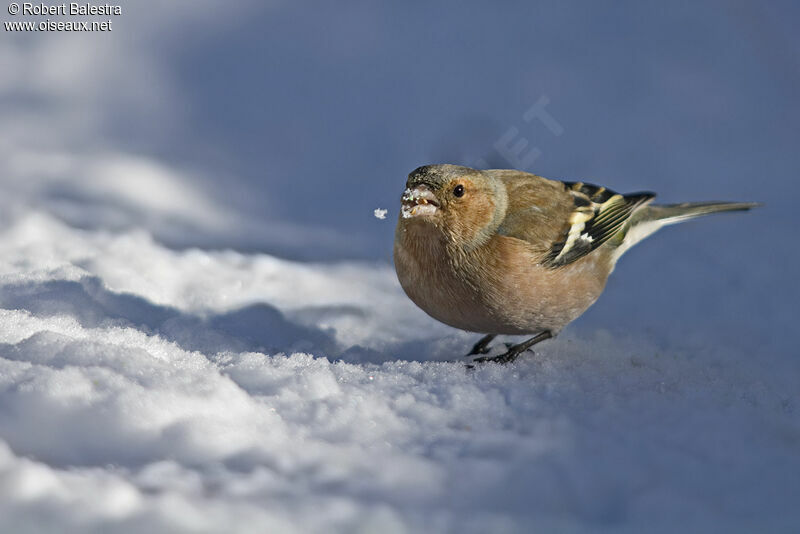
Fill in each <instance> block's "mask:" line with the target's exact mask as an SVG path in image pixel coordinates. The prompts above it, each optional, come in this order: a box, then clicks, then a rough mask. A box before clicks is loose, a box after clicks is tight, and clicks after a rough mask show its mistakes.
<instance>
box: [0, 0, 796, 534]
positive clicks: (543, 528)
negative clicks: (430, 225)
mask: <svg viewBox="0 0 800 534" xmlns="http://www.w3.org/2000/svg"><path fill="white" fill-rule="evenodd" d="M237 6H240V7H239V8H237V9H230V8H229V7H226V6H225V5H223V3H220V2H210V1H206V0H203V1H202V2H201V1H200V0H193V1H192V2H188V1H186V0H175V1H173V2H170V3H166V4H165V3H163V2H161V3H159V2H154V1H152V0H142V1H140V2H136V3H128V4H125V5H124V6H123V11H124V13H123V15H122V16H120V17H118V18H117V19H115V21H114V31H113V32H107V33H105V34H103V35H100V34H99V33H94V34H88V33H73V34H72V35H66V34H59V33H56V32H44V33H42V32H36V33H35V34H33V33H31V34H26V35H22V34H17V35H11V34H10V33H8V32H6V33H7V35H4V36H3V39H4V41H3V46H2V47H0V68H2V71H3V72H4V73H8V75H7V76H0V96H2V99H0V101H2V104H0V119H2V123H3V128H2V130H1V131H0V532H2V533H6V532H13V533H39V532H66V533H92V532H97V533H99V532H103V533H105V532H115V533H116V532H131V533H133V532H137V533H138V532H154V533H159V532H164V533H176V532H178V533H180V532H187V533H189V532H192V533H195V532H208V533H240V532H241V533H248V532H253V533H262V532H280V533H284V532H286V533H292V532H298V533H305V532H332V533H336V532H348V533H349V532H361V533H370V532H381V533H403V532H465V533H470V532H475V533H483V532H500V533H518V532H519V533H522V532H570V533H573V532H574V533H578V532H580V533H582V532H630V533H634V532H636V533H638V532H655V533H659V532H726V533H727V532H775V533H782V532H796V531H797V530H798V525H800V508H799V507H798V506H797V504H798V496H799V495H800V453H799V452H798V451H800V415H799V414H798V410H799V409H800V389H799V388H798V384H800V360H799V359H798V358H797V335H796V331H797V325H796V322H797V302H798V301H799V300H800V292H799V291H800V286H798V284H797V282H796V280H797V276H796V266H797V265H798V262H800V248H798V247H797V244H796V243H795V242H794V241H793V240H792V239H787V238H786V237H785V236H786V232H785V231H782V229H785V228H793V227H794V222H793V219H794V217H795V212H796V209H795V207H794V204H793V197H792V195H787V194H786V192H787V191H792V190H794V188H795V187H796V184H795V177H796V169H797V168H798V161H797V150H796V148H797V128H796V125H797V122H798V115H797V110H798V107H797V106H796V95H797V91H796V85H797V76H792V73H794V72H796V69H793V67H794V63H793V62H792V61H793V60H792V55H791V53H790V51H791V50H792V49H793V48H792V47H794V46H795V45H796V42H797V38H796V36H797V32H794V29H793V27H792V26H791V23H790V21H792V20H794V19H796V17H792V16H790V15H789V14H785V13H781V12H780V10H778V9H776V8H774V7H769V8H768V7H752V6H751V7H750V8H748V10H747V11H746V12H745V11H742V10H741V9H739V8H733V7H724V8H722V7H720V6H714V5H694V4H693V5H692V6H691V7H686V6H673V7H670V8H669V9H660V10H658V11H657V12H653V11H652V6H649V7H648V6H647V5H646V4H637V5H628V6H625V7H624V8H619V9H611V10H608V9H605V8H603V9H599V8H598V9H595V8H589V7H587V6H581V7H578V6H560V5H559V7H558V8H555V7H553V6H550V7H548V6H547V5H545V4H542V5H538V4H537V5H536V6H535V8H534V7H529V6H528V4H525V3H520V5H517V6H516V7H514V8H509V9H507V10H498V9H496V8H495V7H494V6H492V5H490V4H485V5H484V4H480V3H475V2H473V3H470V4H469V7H468V8H465V9H463V10H454V9H452V8H451V7H444V6H438V7H437V6H433V5H432V6H428V5H425V6H423V5H422V4H420V5H419V6H417V5H414V6H411V5H403V6H402V7H397V6H392V5H390V4H378V3H375V4H369V5H367V4H363V5H359V6H347V5H345V4H342V5H339V4H337V5H336V7H330V6H329V7H324V6H322V5H320V6H317V7H315V8H314V9H315V10H314V12H313V13H310V12H308V11H307V9H308V8H307V7H305V8H304V7H303V6H302V4H301V3H277V4H272V3H257V2H247V3H240V4H237ZM526 6H528V7H526ZM784 8H786V9H787V10H788V9H789V7H788V6H784ZM587 9H588V10H590V12H589V13H587V12H586V10H587ZM331 21H335V23H334V24H331ZM687 21H690V22H691V23H687ZM611 27H614V28H617V29H619V31H614V32H608V31H607V29H608V28H611ZM465 28H469V29H472V30H474V29H476V28H480V31H478V32H475V31H467V32H464V29H465ZM476 35H477V36H479V37H480V38H479V37H475V36H476ZM509 35H514V36H515V37H514V39H515V40H514V43H513V46H512V47H510V48H509V41H508V39H507V36H509ZM483 36H485V38H484V37H483ZM586 50H591V51H592V53H591V54H589V55H587V54H585V53H584V51H586ZM209 65H213V68H209ZM454 89H455V90H454ZM587 95H592V98H587ZM543 96H545V97H547V98H548V101H549V104H548V109H547V112H548V113H549V114H550V115H551V116H552V118H554V119H555V120H556V121H557V122H558V124H559V125H560V126H561V130H560V131H562V133H563V135H558V136H556V135H554V134H552V133H551V130H549V129H548V128H546V125H544V124H539V123H538V122H537V121H536V120H532V121H530V122H525V120H524V118H523V115H524V114H525V110H526V109H530V106H531V105H532V104H533V103H535V102H538V101H539V100H540V98H541V97H543ZM754 103H757V104H758V105H753V104H754ZM387 104H388V105H387ZM543 126H545V128H543ZM512 129H515V130H517V131H518V134H519V135H518V138H517V139H513V140H512V143H510V146H511V147H512V148H514V147H516V148H520V149H522V150H523V151H522V152H520V153H518V156H519V158H518V159H525V158H526V155H530V154H532V153H534V152H533V151H534V150H537V151H538V153H540V157H539V158H538V159H536V161H535V162H534V163H535V165H534V168H530V169H526V170H532V171H535V172H537V173H540V174H542V175H544V176H550V177H555V178H558V177H561V178H565V179H570V180H584V179H585V180H587V181H593V182H597V183H601V184H602V185H607V186H608V187H611V188H613V189H615V190H619V191H635V190H642V189H647V190H649V189H652V190H655V191H658V192H659V193H660V197H659V200H663V201H665V202H682V201H702V200H753V201H763V202H764V203H765V206H764V207H763V208H759V209H756V210H753V212H752V213H746V214H736V215H729V216H719V217H718V218H709V219H708V220H705V221H697V222H689V223H687V224H686V225H681V226H679V227H677V228H670V229H665V230H663V231H660V232H659V233H658V234H656V235H655V236H653V237H652V238H650V239H648V240H647V241H646V242H645V243H643V244H641V245H638V246H637V247H636V248H635V249H634V250H632V251H631V252H630V253H627V254H626V255H625V257H624V258H623V259H622V261H621V262H620V264H619V265H618V266H617V269H616V271H615V273H614V275H613V276H612V277H611V279H610V280H609V283H608V287H607V290H606V292H605V294H604V295H603V296H602V298H601V299H600V301H599V302H598V303H597V304H596V305H595V306H593V307H592V308H591V309H590V310H589V311H588V312H587V313H586V314H585V315H584V316H583V317H582V318H580V319H579V320H578V321H576V322H575V323H574V324H572V325H570V326H569V327H568V328H567V329H566V330H565V331H564V332H562V333H561V334H559V336H558V337H557V338H556V339H553V340H548V341H546V342H543V343H542V344H541V345H538V346H537V347H536V352H535V354H526V355H525V356H524V357H523V358H521V359H520V360H519V361H517V362H515V363H514V364H512V365H508V366H498V365H484V366H478V367H476V368H475V369H473V370H469V369H467V368H466V366H465V365H463V359H462V358H461V355H462V354H463V353H464V352H466V351H467V350H468V348H470V347H471V346H472V344H474V343H475V341H476V340H477V338H478V336H477V335H474V334H468V333H465V332H460V331H457V330H453V329H451V328H448V327H446V326H444V325H441V324H439V323H437V322H436V321H434V320H432V319H431V318H429V317H427V316H426V315H425V314H424V313H423V312H422V311H420V310H419V309H417V308H416V307H415V306H414V305H413V304H412V303H411V302H410V301H409V299H408V298H407V297H406V296H405V295H404V294H403V292H402V289H401V288H400V287H399V284H398V282H397V280H396V276H395V273H394V270H393V268H392V265H391V249H392V234H393V231H394V224H392V223H393V221H392V219H391V217H387V219H385V220H384V222H381V223H378V222H376V221H375V220H374V219H373V217H372V216H371V214H372V215H375V216H377V215H380V214H381V213H383V210H384V209H386V210H388V211H391V210H392V209H400V206H399V205H398V204H399V196H400V193H401V192H402V189H403V187H404V184H405V181H406V174H407V173H408V172H409V171H410V170H411V169H413V168H415V167H417V166H419V165H423V164H428V163H438V162H449V163H457V164H470V163H471V162H474V161H477V160H479V159H481V158H483V159H484V160H485V161H487V165H490V166H495V167H508V166H511V165H510V164H509V162H508V161H507V160H503V159H498V154H497V153H496V152H497V151H496V150H495V149H494V148H493V147H494V146H495V145H496V140H497V139H500V138H501V137H502V136H503V132H509V131H513V130H512ZM515 150H516V149H515ZM375 206H385V208H379V210H377V211H374V208H375ZM502 341H506V339H503V340H502ZM496 350H501V347H498V348H497V349H496Z"/></svg>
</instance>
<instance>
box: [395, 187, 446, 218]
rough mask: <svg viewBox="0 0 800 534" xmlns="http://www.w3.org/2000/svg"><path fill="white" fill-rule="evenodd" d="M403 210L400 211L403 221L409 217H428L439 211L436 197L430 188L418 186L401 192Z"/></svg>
mask: <svg viewBox="0 0 800 534" xmlns="http://www.w3.org/2000/svg"><path fill="white" fill-rule="evenodd" d="M402 201H403V208H402V210H401V211H400V213H401V215H402V216H403V218H404V219H408V218H411V217H429V216H431V215H433V214H435V213H436V211H437V210H438V209H439V203H438V202H437V201H436V195H434V194H433V191H431V189H430V187H428V186H427V185H425V184H419V185H417V186H415V187H414V188H413V189H412V188H407V189H406V190H405V191H404V192H403V197H402Z"/></svg>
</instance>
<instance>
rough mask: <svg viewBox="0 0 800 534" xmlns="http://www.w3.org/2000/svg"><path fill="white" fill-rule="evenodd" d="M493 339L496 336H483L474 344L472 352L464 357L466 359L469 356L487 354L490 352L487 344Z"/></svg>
mask: <svg viewBox="0 0 800 534" xmlns="http://www.w3.org/2000/svg"><path fill="white" fill-rule="evenodd" d="M495 337H497V336H496V334H487V335H485V336H483V337H482V338H481V339H480V340H479V341H478V342H477V343H475V346H473V347H472V350H471V351H469V353H468V354H467V355H466V356H464V357H465V358H468V357H470V356H475V355H476V354H488V353H489V351H491V350H492V349H491V348H490V347H489V343H491V342H492V340H493V339H494V338H495Z"/></svg>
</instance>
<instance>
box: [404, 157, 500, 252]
mask: <svg viewBox="0 0 800 534" xmlns="http://www.w3.org/2000/svg"><path fill="white" fill-rule="evenodd" d="M507 204H508V200H507V195H506V190H505V186H504V185H503V183H502V182H500V181H499V180H498V179H496V178H494V177H492V176H491V175H489V174H487V173H484V172H482V171H478V170H475V169H470V168H469V167H461V166H458V165H425V166H423V167H418V168H417V169H414V170H413V171H412V172H411V174H409V175H408V180H407V181H406V190H405V191H404V192H403V196H402V209H401V211H400V219H399V222H398V227H401V228H411V227H414V226H417V227H421V228H424V227H425V226H424V225H429V226H430V228H436V229H438V230H441V231H442V232H443V233H444V234H445V235H446V236H447V237H448V239H449V240H451V241H453V242H455V243H456V244H460V245H464V246H476V245H478V244H480V243H482V242H484V241H485V240H487V239H488V238H489V237H491V234H492V233H493V232H494V231H495V230H496V229H497V227H498V226H499V225H500V222H501V221H502V220H503V217H504V216H505V210H506V206H507ZM418 225H421V226H418Z"/></svg>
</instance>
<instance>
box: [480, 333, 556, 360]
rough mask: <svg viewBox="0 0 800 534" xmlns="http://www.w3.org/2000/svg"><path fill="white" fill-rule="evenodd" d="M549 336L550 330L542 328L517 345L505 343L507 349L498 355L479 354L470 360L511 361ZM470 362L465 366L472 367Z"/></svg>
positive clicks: (550, 334)
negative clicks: (478, 356) (479, 355)
mask: <svg viewBox="0 0 800 534" xmlns="http://www.w3.org/2000/svg"><path fill="white" fill-rule="evenodd" d="M551 337H553V334H552V332H550V331H549V330H544V331H543V332H539V333H538V334H536V335H535V336H533V337H532V338H530V339H529V340H527V341H523V342H522V343H520V344H518V345H512V344H511V343H506V348H507V349H508V350H507V351H506V352H505V353H503V354H501V355H499V356H481V357H480V358H475V359H474V360H472V364H476V363H486V362H494V363H501V364H506V363H511V362H513V361H514V360H516V359H517V358H518V357H519V355H520V354H522V353H523V352H525V351H528V350H530V349H531V347H532V346H534V345H535V344H537V343H539V342H540V341H544V340H545V339H549V338H551ZM481 341H483V340H481ZM531 352H533V351H531ZM472 364H469V365H467V367H469V368H470V369H472V368H473V367H474V365H472Z"/></svg>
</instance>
